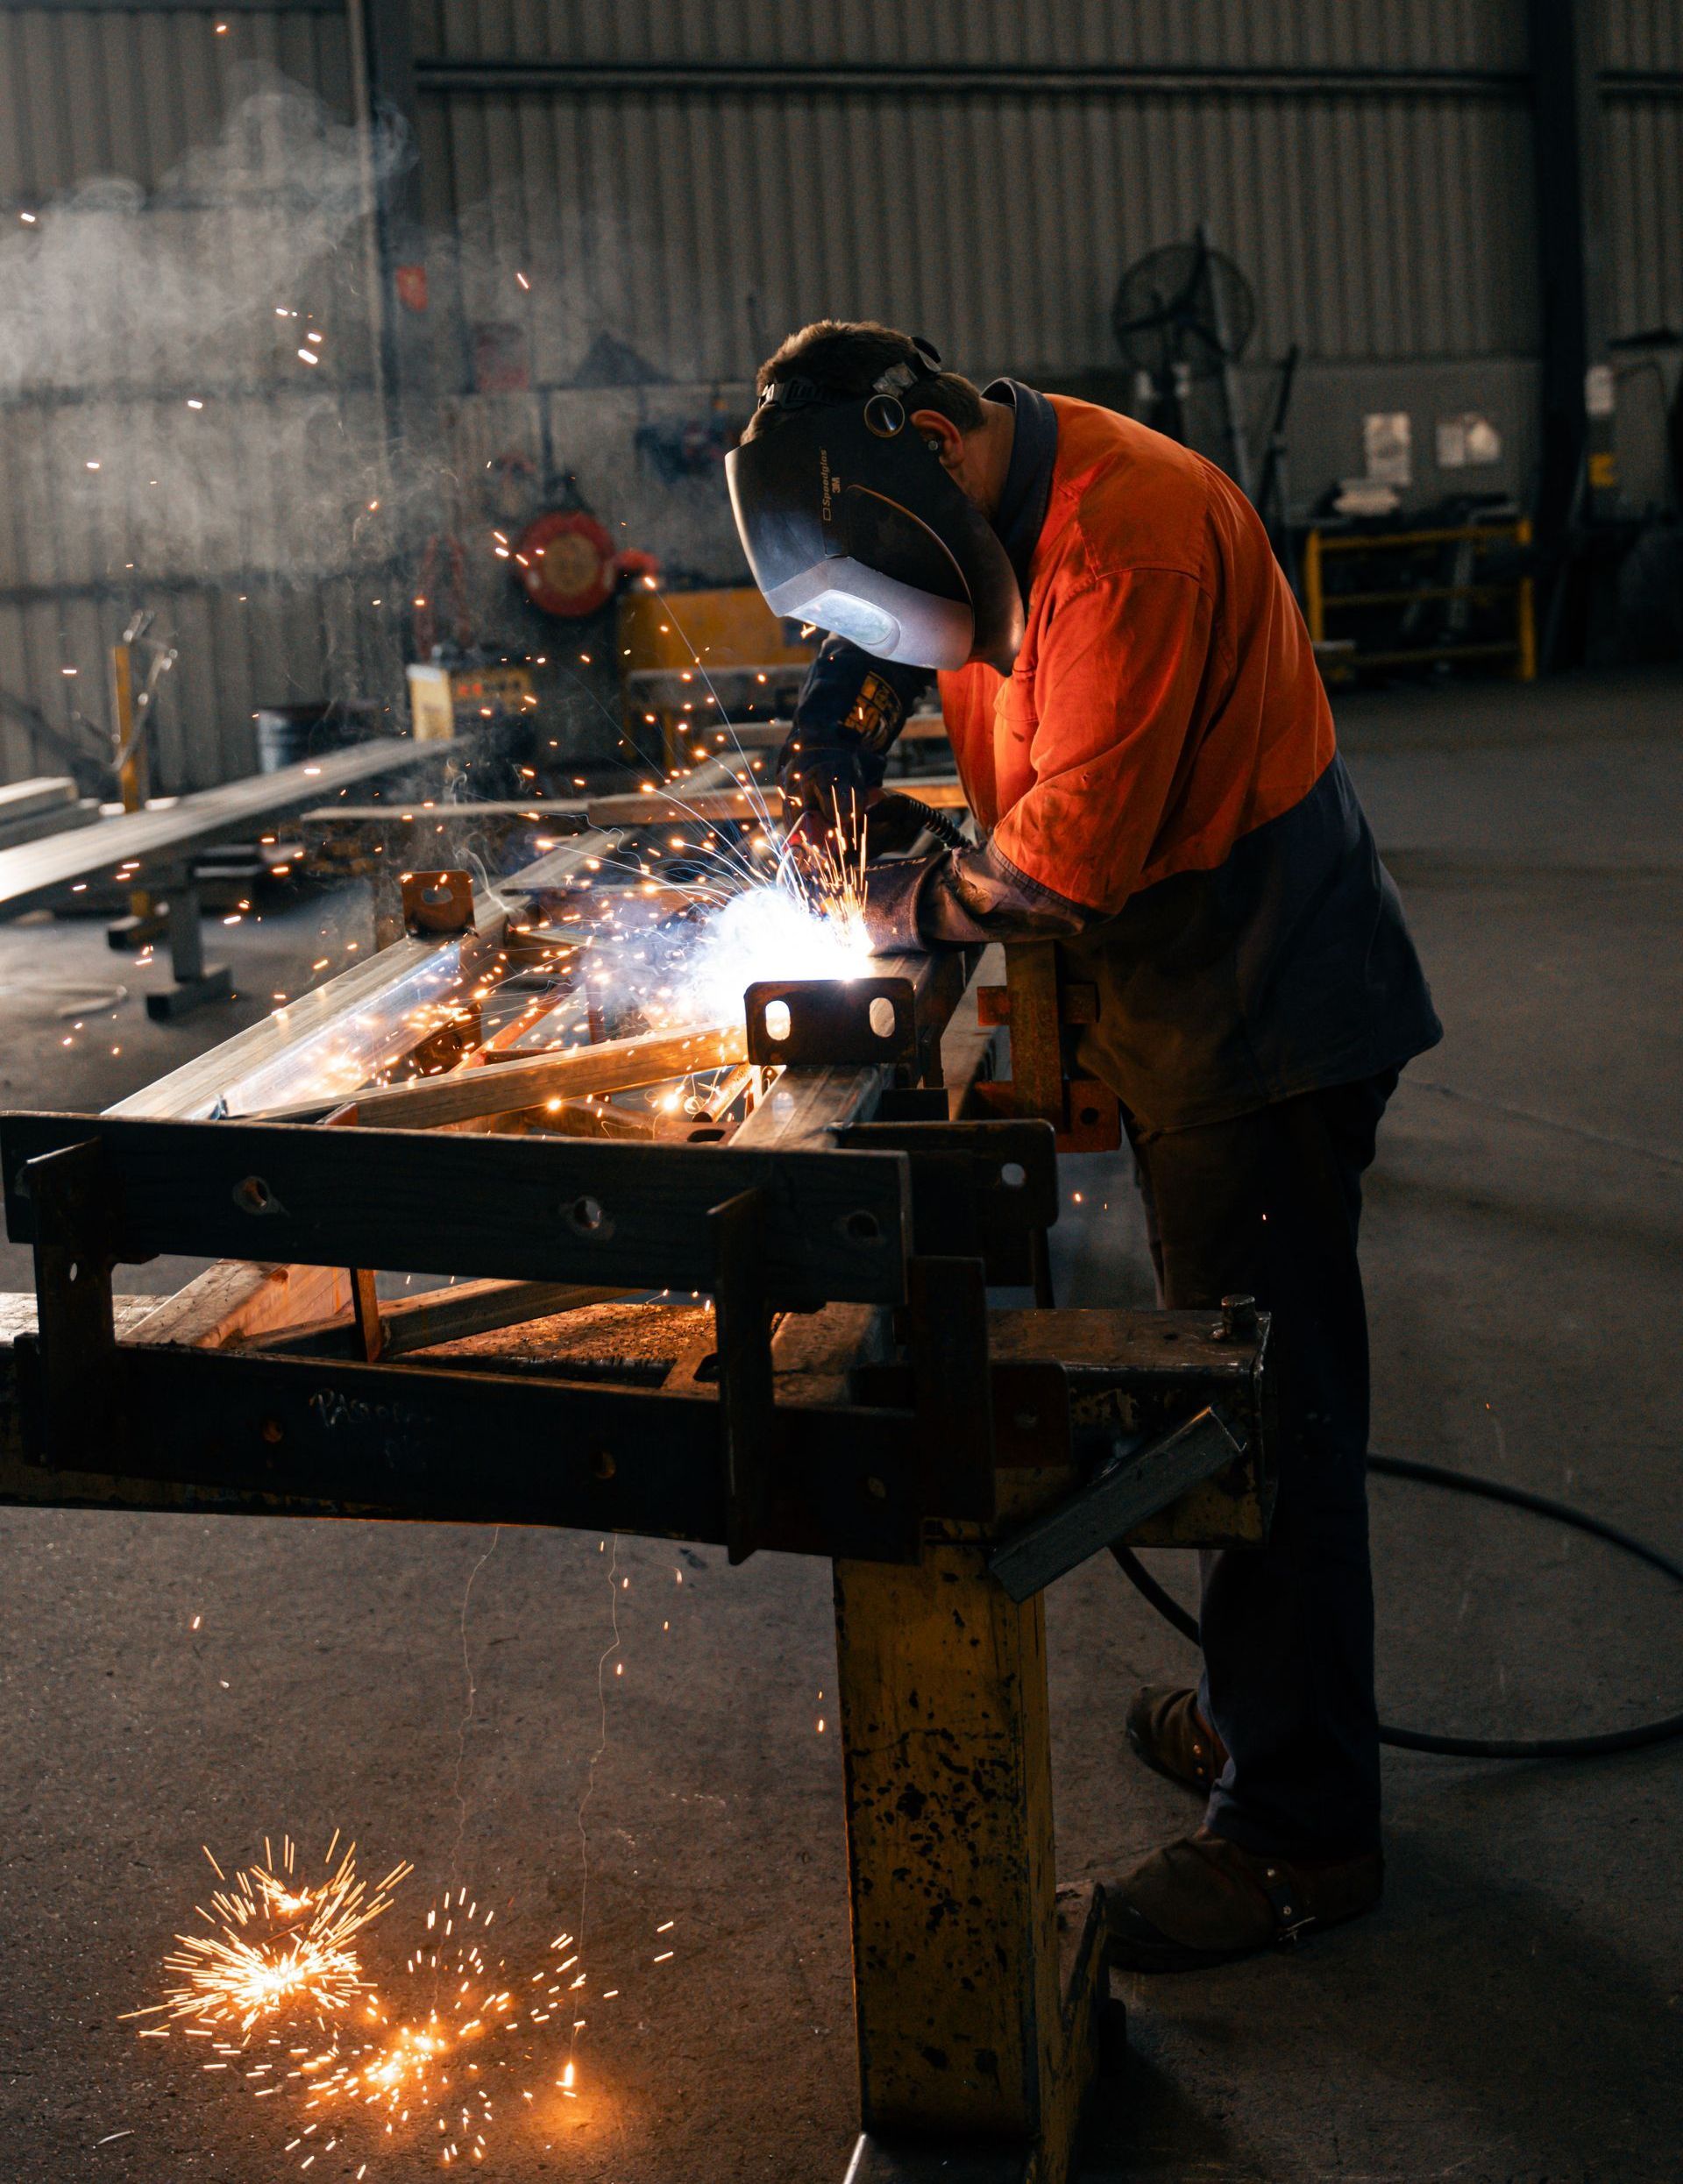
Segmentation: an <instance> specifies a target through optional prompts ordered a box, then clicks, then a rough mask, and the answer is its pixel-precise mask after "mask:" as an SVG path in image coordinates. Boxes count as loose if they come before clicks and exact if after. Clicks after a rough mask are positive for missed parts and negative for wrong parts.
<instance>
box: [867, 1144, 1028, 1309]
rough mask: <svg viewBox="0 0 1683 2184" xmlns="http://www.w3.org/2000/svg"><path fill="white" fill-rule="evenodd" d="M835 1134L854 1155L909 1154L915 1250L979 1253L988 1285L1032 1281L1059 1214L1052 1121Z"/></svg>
mask: <svg viewBox="0 0 1683 2184" xmlns="http://www.w3.org/2000/svg"><path fill="white" fill-rule="evenodd" d="M834 1137H835V1142H836V1144H837V1145H842V1146H846V1147H849V1148H850V1149H852V1150H854V1151H856V1152H909V1153H910V1154H911V1155H912V1219H913V1237H914V1244H913V1248H914V1249H915V1250H917V1251H920V1252H932V1251H934V1250H936V1249H939V1250H941V1251H942V1252H955V1253H959V1254H961V1255H963V1256H966V1257H969V1256H973V1255H974V1256H979V1257H980V1258H982V1259H984V1260H985V1261H986V1264H987V1271H988V1280H990V1281H991V1282H995V1283H1001V1284H1007V1285H1009V1284H1014V1283H1026V1282H1027V1281H1029V1280H1032V1279H1033V1260H1034V1256H1035V1254H1034V1250H1033V1245H1034V1240H1035V1238H1036V1237H1043V1236H1044V1234H1045V1231H1046V1230H1047V1229H1048V1228H1049V1227H1050V1226H1051V1225H1052V1223H1054V1222H1055V1220H1056V1219H1057V1217H1058V1174H1057V1154H1056V1151H1055V1143H1054V1138H1053V1133H1052V1128H1051V1125H1050V1124H1047V1123H1044V1122H1040V1121H1037V1120H1033V1119H1028V1118H1025V1119H1023V1120H1021V1121H1010V1122H956V1123H954V1122H945V1121H941V1122H934V1121H931V1122H869V1123H854V1124H850V1125H849V1127H848V1128H847V1129H845V1130H838V1131H836V1132H835V1133H834Z"/></svg>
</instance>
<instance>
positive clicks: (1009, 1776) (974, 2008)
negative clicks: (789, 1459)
mask: <svg viewBox="0 0 1683 2184" xmlns="http://www.w3.org/2000/svg"><path fill="white" fill-rule="evenodd" d="M985 1552H986V1550H985V1549H984V1548H983V1547H981V1546H969V1545H946V1546H936V1547H931V1548H929V1549H927V1553H926V1556H925V1559H924V1562H923V1564H922V1566H921V1567H920V1568H915V1569H913V1568H904V1567H898V1566H895V1565H892V1564H881V1563H858V1562H838V1563H837V1564H836V1565H835V1617H836V1637H837V1652H838V1656H839V1662H840V1697H841V1726H842V1749H843V1754H844V1760H845V1766H846V1780H847V1809H848V1868H849V1889H850V1893H851V1898H852V1911H853V1954H854V1992H855V2006H856V2014H857V2018H858V2035H859V2081H860V2095H861V2121H862V2124H863V2136H862V2137H861V2138H860V2140H859V2144H858V2146H857V2147H856V2150H855V2153H854V2158H853V2162H852V2165H851V2166H850V2167H849V2171H848V2180H847V2184H924V2180H925V2179H927V2180H928V2184H1065V2180H1067V2179H1068V2178H1069V2175H1070V2173H1071V2166H1072V2162H1073V2158H1074V2149H1075V2143H1076V2131H1077V2127H1078V2124H1079V2120H1080V2113H1081V2109H1082V2105H1083V2100H1084V2098H1085V2095H1086V2094H1087V2092H1088V2089H1089V2088H1090V2085H1091V2083H1092V2081H1093V2079H1094V2076H1095V2074H1096V2072H1097V2060H1098V2037H1099V2026H1100V2013H1101V1995H1100V1987H1101V1980H1102V1969H1101V1961H1100V1959H1101V1948H1100V1941H1101V1916H1102V1903H1101V1901H1100V1897H1099V1892H1098V1891H1097V1890H1094V1889H1083V1890H1076V1891H1071V1892H1070V1893H1069V1896H1068V1897H1066V1898H1064V1899H1063V1900H1062V1902H1061V1901H1060V1899H1059V1897H1058V1895H1057V1890H1056V1878H1055V1863H1054V1852H1053V1833H1052V1785H1051V1741H1050V1730H1049V1725H1048V1720H1047V1682H1046V1619H1045V1613H1044V1609H1043V1606H1042V1604H1041V1601H1040V1597H1039V1596H1038V1595H1036V1596H1035V1597H1034V1598H1033V1599H1030V1600H1027V1601H1026V1602H1024V1603H1023V1604H1022V1605H1020V1606H1019V1605H1018V1603H1016V1602H1015V1601H1013V1600H1012V1599H1010V1598H1009V1597H1008V1596H1007V1594H1006V1593H1005V1591H1004V1590H1003V1589H1002V1588H1001V1587H1000V1586H999V1585H997V1584H996V1583H995V1582H994V1580H993V1579H992V1578H990V1577H989V1575H988V1574H987V1571H986V1569H985V1567H984V1556H985ZM1061 1914H1062V1927H1063V1931H1062V1932H1061V1931H1060V1918H1061Z"/></svg>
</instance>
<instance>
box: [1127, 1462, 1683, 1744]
mask: <svg viewBox="0 0 1683 2184" xmlns="http://www.w3.org/2000/svg"><path fill="white" fill-rule="evenodd" d="M1367 1468H1368V1470H1369V1471H1378V1472H1380V1473H1381V1475H1382V1476H1384V1477H1386V1478H1411V1479H1413V1480H1414V1481H1415V1482H1416V1483H1417V1485H1419V1486H1443V1487H1445V1488H1447V1489H1448V1491H1449V1492H1450V1493H1458V1494H1478V1495H1481V1496H1482V1498H1483V1499H1484V1500H1486V1501H1505V1502H1507V1503H1508V1504H1509V1507H1512V1508H1515V1509H1529V1510H1530V1513H1531V1514H1532V1515H1533V1516H1539V1517H1552V1518H1553V1520H1554V1521H1555V1522H1556V1523H1557V1524H1569V1525H1571V1527H1572V1528H1573V1530H1574V1531H1577V1532H1587V1533H1588V1534H1589V1535H1590V1537H1591V1538H1592V1539H1598V1540H1605V1541H1606V1542H1607V1544H1608V1546H1609V1547H1616V1548H1619V1549H1621V1550H1622V1551H1623V1553H1625V1554H1627V1555H1634V1556H1636V1557H1637V1560H1638V1561H1639V1562H1645V1563H1647V1564H1649V1565H1650V1566H1651V1568H1653V1569H1655V1570H1658V1571H1663V1572H1664V1573H1665V1576H1666V1577H1668V1578H1674V1579H1675V1580H1676V1582H1677V1583H1678V1584H1679V1585H1683V1564H1679V1563H1676V1562H1673V1561H1672V1558H1671V1556H1669V1555H1664V1554H1662V1553H1661V1552H1660V1550H1659V1549H1658V1548H1657V1547H1651V1546H1650V1545H1649V1544H1648V1542H1647V1541H1646V1540H1639V1539H1637V1537H1636V1536H1635V1535H1634V1534H1632V1533H1630V1532H1622V1531H1620V1530H1619V1528H1617V1526H1616V1525H1612V1524H1604V1523H1603V1522H1602V1521H1601V1518H1600V1517H1593V1516H1590V1515H1588V1514H1586V1512H1585V1511H1583V1510H1582V1509H1574V1508H1573V1507H1572V1505H1571V1504H1570V1503H1569V1502H1565V1501H1555V1500H1552V1498H1551V1497H1550V1496H1549V1495H1547V1494H1534V1493H1528V1492H1527V1490H1526V1489H1525V1488H1524V1487H1523V1486H1504V1485H1503V1484H1502V1482H1501V1481H1500V1480H1499V1479H1495V1478H1479V1477H1478V1476H1477V1475H1476V1473H1474V1472H1472V1471H1451V1470H1450V1469H1449V1468H1448V1467H1447V1465H1445V1464H1421V1463H1417V1462H1416V1461H1415V1460H1414V1458H1412V1457H1403V1456H1370V1457H1368V1458H1367ZM1111 1554H1112V1555H1114V1556H1115V1557H1116V1559H1117V1561H1118V1564H1120V1565H1121V1569H1122V1574H1123V1576H1124V1577H1125V1578H1127V1580H1128V1582H1129V1584H1130V1585H1133V1587H1134V1589H1135V1591H1136V1592H1140V1593H1141V1594H1143V1595H1144V1597H1145V1599H1147V1601H1148V1602H1149V1603H1150V1605H1151V1606H1153V1607H1154V1608H1155V1609H1156V1611H1157V1613H1159V1614H1160V1615H1161V1617H1162V1618H1163V1620H1165V1621H1166V1622H1170V1623H1173V1624H1174V1626H1175V1629H1176V1630H1178V1631H1179V1632H1180V1633H1181V1635H1182V1637H1184V1638H1189V1639H1190V1640H1191V1641H1192V1642H1193V1644H1194V1645H1197V1643H1198V1625H1197V1618H1196V1617H1195V1616H1192V1615H1189V1613H1187V1611H1186V1610H1185V1608H1183V1607H1182V1606H1181V1604H1180V1602H1179V1601H1178V1600H1175V1599H1171V1598H1170V1596H1169V1595H1168V1593H1167V1592H1164V1590H1163V1588H1162V1586H1161V1585H1159V1584H1158V1582H1157V1580H1156V1579H1155V1578H1154V1577H1153V1576H1152V1575H1151V1572H1150V1571H1148V1570H1147V1569H1146V1568H1145V1567H1144V1565H1143V1564H1141V1563H1140V1561H1139V1559H1138V1558H1137V1556H1134V1555H1133V1554H1132V1553H1131V1552H1130V1551H1129V1549H1127V1548H1126V1547H1121V1546H1118V1545H1117V1544H1116V1543H1114V1542H1112V1544H1111ZM1675 1736H1683V1713H1674V1714H1665V1715H1664V1716H1662V1717H1661V1719H1660V1720H1657V1721H1641V1722H1638V1723H1637V1725H1636V1727H1634V1728H1630V1729H1609V1730H1608V1731H1606V1732H1605V1734H1602V1735H1600V1736H1540V1737H1471V1736H1437V1735H1433V1734H1431V1733H1430V1732H1428V1731H1426V1730H1424V1729H1396V1728H1393V1727H1390V1726H1389V1724H1388V1723H1386V1722H1381V1724H1380V1729H1379V1741H1380V1742H1381V1744H1388V1745H1390V1746H1391V1747H1392V1748H1393V1749H1395V1750H1396V1751H1400V1752H1433V1753H1437V1754H1439V1755H1442V1756H1444V1757H1446V1758H1449V1759H1601V1758H1602V1757H1603V1756H1605V1755H1607V1754H1608V1753H1611V1752H1637V1751H1640V1750H1641V1749H1642V1748H1643V1747H1644V1745H1648V1744H1664V1743H1665V1741H1667V1740H1668V1739H1669V1738H1672V1737H1675Z"/></svg>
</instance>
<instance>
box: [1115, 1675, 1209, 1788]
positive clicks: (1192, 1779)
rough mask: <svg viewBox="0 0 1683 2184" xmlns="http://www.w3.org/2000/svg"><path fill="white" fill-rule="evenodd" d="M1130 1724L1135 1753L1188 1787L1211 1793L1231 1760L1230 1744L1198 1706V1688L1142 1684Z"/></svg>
mask: <svg viewBox="0 0 1683 2184" xmlns="http://www.w3.org/2000/svg"><path fill="white" fill-rule="evenodd" d="M1127 1726H1128V1742H1129V1743H1130V1744H1131V1745H1132V1746H1133V1750H1134V1755H1135V1756H1136V1757H1137V1758H1140V1759H1142V1760H1144V1762H1146V1765H1147V1767H1149V1768H1152V1769H1154V1771H1155V1772H1156V1773H1158V1774H1160V1775H1165V1776H1168V1780H1169V1781H1170V1782H1177V1783H1180V1784H1181V1786H1182V1789H1184V1790H1198V1791H1200V1792H1201V1793H1202V1794H1204V1796H1208V1794H1209V1792H1210V1790H1211V1788H1212V1786H1213V1785H1214V1783H1215V1779H1216V1777H1217V1776H1218V1775H1219V1774H1220V1772H1221V1770H1222V1769H1223V1768H1224V1767H1225V1765H1226V1764H1227V1747H1226V1746H1225V1744H1224V1743H1223V1742H1222V1741H1221V1739H1220V1738H1219V1737H1218V1735H1217V1734H1216V1733H1215V1731H1214V1730H1213V1729H1212V1728H1211V1727H1210V1724H1209V1723H1208V1722H1207V1721H1206V1720H1204V1716H1203V1715H1202V1714H1201V1713H1200V1712H1198V1695H1197V1691H1186V1690H1184V1689H1182V1687H1181V1686H1180V1685H1178V1684H1144V1685H1142V1686H1141V1688H1140V1690H1139V1691H1136V1692H1135V1693H1134V1695H1133V1705H1131V1706H1130V1707H1129V1708H1128V1725H1127Z"/></svg>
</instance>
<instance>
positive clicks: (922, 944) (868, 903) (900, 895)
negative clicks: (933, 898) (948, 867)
mask: <svg viewBox="0 0 1683 2184" xmlns="http://www.w3.org/2000/svg"><path fill="white" fill-rule="evenodd" d="M941 854H942V857H944V856H945V854H946V853H945V852H944V851H943V852H942V853H941ZM940 862H941V857H891V858H889V859H887V860H886V861H885V862H884V863H882V864H868V865H867V866H866V867H865V870H864V898H865V933H866V937H867V938H868V939H869V940H870V952H871V954H873V955H923V954H927V953H928V951H929V948H930V947H931V945H932V943H931V941H930V940H927V938H926V937H925V936H924V934H923V933H922V932H920V931H919V929H918V907H919V903H920V897H922V894H923V891H924V889H925V888H926V886H927V884H928V882H929V879H930V876H931V875H932V874H933V873H934V869H935V867H936V865H937V864H939V863H940Z"/></svg>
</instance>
